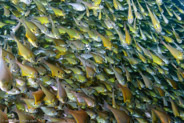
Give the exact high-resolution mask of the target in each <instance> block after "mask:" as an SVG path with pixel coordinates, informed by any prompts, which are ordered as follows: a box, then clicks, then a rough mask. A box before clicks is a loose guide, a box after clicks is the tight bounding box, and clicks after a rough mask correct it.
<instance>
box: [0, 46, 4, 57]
mask: <svg viewBox="0 0 184 123" xmlns="http://www.w3.org/2000/svg"><path fill="white" fill-rule="evenodd" d="M2 57H3V49H2V47H0V58H2Z"/></svg>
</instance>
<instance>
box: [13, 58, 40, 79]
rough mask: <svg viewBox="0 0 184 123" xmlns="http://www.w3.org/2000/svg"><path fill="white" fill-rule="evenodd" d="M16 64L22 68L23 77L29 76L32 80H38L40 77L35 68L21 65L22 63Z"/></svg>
mask: <svg viewBox="0 0 184 123" xmlns="http://www.w3.org/2000/svg"><path fill="white" fill-rule="evenodd" d="M16 64H17V65H18V66H19V67H20V69H21V72H22V76H27V77H30V78H36V77H37V75H38V72H37V70H36V69H35V68H34V67H31V66H28V65H24V64H21V63H20V62H18V61H16Z"/></svg>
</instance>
